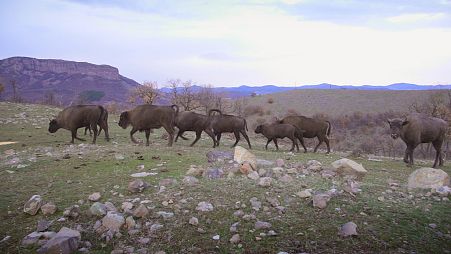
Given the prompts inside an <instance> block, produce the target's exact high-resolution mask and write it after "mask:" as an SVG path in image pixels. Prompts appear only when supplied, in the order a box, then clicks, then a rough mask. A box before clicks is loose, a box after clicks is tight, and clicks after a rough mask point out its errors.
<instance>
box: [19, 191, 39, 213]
mask: <svg viewBox="0 0 451 254" xmlns="http://www.w3.org/2000/svg"><path fill="white" fill-rule="evenodd" d="M41 205H42V198H41V196H39V195H33V196H32V197H31V198H30V199H29V200H28V201H27V202H26V203H25V205H24V207H23V212H24V213H28V214H30V215H35V214H37V213H38V211H39V208H41Z"/></svg>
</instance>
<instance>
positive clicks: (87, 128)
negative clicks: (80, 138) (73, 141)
mask: <svg viewBox="0 0 451 254" xmlns="http://www.w3.org/2000/svg"><path fill="white" fill-rule="evenodd" d="M88 130H89V136H92V131H91V129H90V128H89V127H85V136H86V133H87V132H88Z"/></svg>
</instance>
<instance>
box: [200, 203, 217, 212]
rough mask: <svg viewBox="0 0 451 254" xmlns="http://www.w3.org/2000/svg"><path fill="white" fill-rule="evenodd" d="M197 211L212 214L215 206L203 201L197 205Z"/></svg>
mask: <svg viewBox="0 0 451 254" xmlns="http://www.w3.org/2000/svg"><path fill="white" fill-rule="evenodd" d="M196 210H197V211H201V212H211V211H213V205H212V204H210V203H208V202H205V201H202V202H199V203H198V204H197V207H196Z"/></svg>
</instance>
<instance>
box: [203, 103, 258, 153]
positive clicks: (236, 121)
mask: <svg viewBox="0 0 451 254" xmlns="http://www.w3.org/2000/svg"><path fill="white" fill-rule="evenodd" d="M213 112H217V113H219V114H214V115H212V113H213ZM208 116H210V117H211V127H212V128H213V132H214V134H215V136H216V145H217V146H219V141H220V140H221V134H222V133H224V132H226V133H227V132H229V133H230V132H233V134H234V135H235V139H236V141H235V144H233V145H232V147H235V146H236V145H237V144H238V141H240V133H241V134H242V135H243V137H244V138H245V139H246V141H247V144H248V145H249V149H252V146H251V142H250V141H249V137H248V136H247V133H246V131H247V130H248V129H247V122H246V119H244V118H242V117H239V116H234V115H226V114H223V113H222V112H221V111H220V110H218V109H211V110H210V111H209V112H208Z"/></svg>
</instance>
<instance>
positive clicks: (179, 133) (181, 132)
mask: <svg viewBox="0 0 451 254" xmlns="http://www.w3.org/2000/svg"><path fill="white" fill-rule="evenodd" d="M184 132H185V131H182V130H180V129H179V132H177V136H175V140H174V142H177V139H178V138H179V137H182V138H183V136H182V135H183V133H184ZM185 140H186V139H185Z"/></svg>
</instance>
